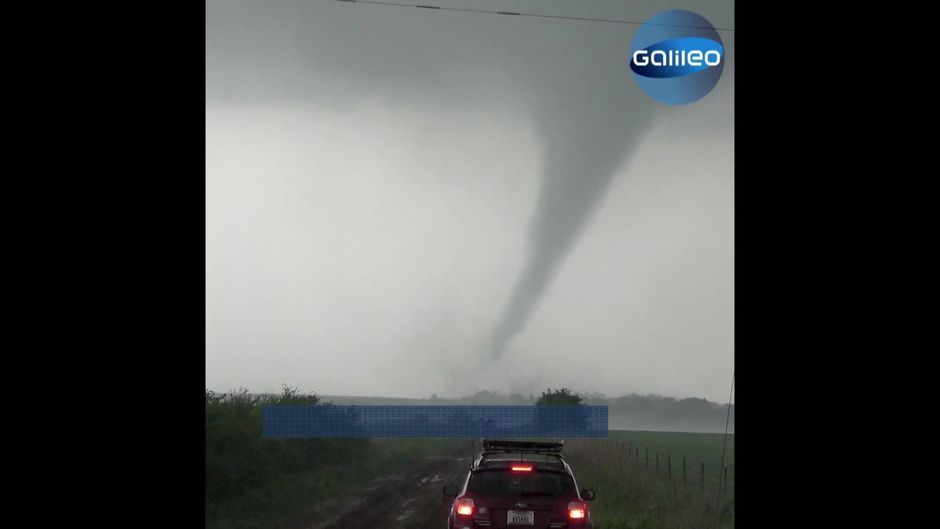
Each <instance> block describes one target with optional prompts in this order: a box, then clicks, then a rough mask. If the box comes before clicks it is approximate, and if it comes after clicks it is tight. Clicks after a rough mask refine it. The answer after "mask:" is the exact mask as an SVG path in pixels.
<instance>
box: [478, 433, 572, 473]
mask: <svg viewBox="0 0 940 529" xmlns="http://www.w3.org/2000/svg"><path fill="white" fill-rule="evenodd" d="M564 447H565V442H564V441H558V442H539V441H506V440H498V439H486V438H483V453H481V454H480V457H479V458H478V459H477V461H476V463H475V464H474V465H473V466H472V467H471V468H482V467H493V466H496V467H501V466H505V465H506V464H508V463H509V462H510V461H513V460H516V459H515V458H513V459H508V458H507V457H505V456H504V457H499V454H519V459H518V460H519V461H536V462H538V461H540V460H536V459H526V458H525V454H535V455H540V456H542V457H543V459H542V460H541V464H544V465H546V468H551V467H555V468H560V469H564V468H567V464H566V463H565V458H564V456H562V455H561V450H562V448H564Z"/></svg>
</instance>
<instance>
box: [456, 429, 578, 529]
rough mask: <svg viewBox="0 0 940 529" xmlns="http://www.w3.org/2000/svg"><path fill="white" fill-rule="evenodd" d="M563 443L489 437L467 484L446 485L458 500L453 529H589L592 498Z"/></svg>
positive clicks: (468, 474) (474, 464)
mask: <svg viewBox="0 0 940 529" xmlns="http://www.w3.org/2000/svg"><path fill="white" fill-rule="evenodd" d="M563 447H564V441H561V442H558V443H544V442H526V441H496V440H487V439H484V440H483V453H481V454H480V456H479V457H478V458H477V459H476V461H474V463H473V466H472V467H470V472H468V473H467V479H465V480H464V484H463V487H461V488H459V489H458V487H457V486H447V487H444V495H445V496H449V497H452V498H455V499H454V503H453V505H451V508H450V514H449V515H448V517H447V529H477V528H480V527H490V528H508V529H523V528H532V529H536V528H539V529H541V528H545V529H549V528H551V529H562V528H565V529H589V528H592V527H594V526H593V524H592V523H591V512H590V510H588V506H587V503H586V502H589V501H591V500H593V499H594V491H593V490H591V489H581V490H578V484H577V482H576V481H575V479H574V474H573V473H572V471H571V467H570V466H569V465H568V463H567V462H566V461H565V459H564V457H562V455H561V450H562V448H563Z"/></svg>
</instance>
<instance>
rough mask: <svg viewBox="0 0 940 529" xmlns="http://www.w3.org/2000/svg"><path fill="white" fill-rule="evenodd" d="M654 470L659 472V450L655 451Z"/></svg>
mask: <svg viewBox="0 0 940 529" xmlns="http://www.w3.org/2000/svg"><path fill="white" fill-rule="evenodd" d="M656 472H659V450H657V451H656Z"/></svg>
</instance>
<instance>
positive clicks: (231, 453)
mask: <svg viewBox="0 0 940 529" xmlns="http://www.w3.org/2000/svg"><path fill="white" fill-rule="evenodd" d="M220 397H221V396H220V395H215V394H214V393H212V392H207V393H206V529H222V528H226V529H279V528H287V527H296V526H297V525H298V523H299V522H300V521H302V520H309V519H313V518H315V517H316V514H317V513H316V512H315V511H314V509H315V505H316V503H317V502H320V501H322V500H328V499H343V498H344V497H347V496H351V495H353V493H354V492H355V491H357V490H361V488H363V486H364V485H365V484H366V483H368V482H369V481H370V480H372V479H374V478H376V477H380V476H388V475H390V474H396V473H401V472H405V471H406V470H407V469H408V468H409V466H410V465H412V464H413V462H414V461H415V460H416V459H420V458H422V457H425V456H428V455H433V454H438V453H441V452H443V451H446V450H448V449H449V447H451V446H453V443H455V442H466V441H465V440H460V441H455V440H450V439H265V438H263V436H262V424H261V422H262V408H263V406H264V405H265V404H316V403H317V402H318V401H319V399H318V398H317V397H316V396H314V395H299V394H298V393H297V392H296V391H294V390H292V389H290V388H285V390H284V394H283V395H279V396H267V397H253V396H250V395H249V394H248V393H247V392H245V391H239V392H233V393H229V394H227V395H225V396H224V397H225V398H220Z"/></svg>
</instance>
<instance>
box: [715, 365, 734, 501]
mask: <svg viewBox="0 0 940 529" xmlns="http://www.w3.org/2000/svg"><path fill="white" fill-rule="evenodd" d="M733 395H734V369H732V370H731V393H729V394H728V415H727V416H726V417H725V437H724V441H722V444H721V468H719V469H718V472H719V474H718V505H717V507H716V509H718V519H719V520H721V511H720V509H721V488H722V486H723V485H724V470H725V448H726V447H727V446H728V423H729V422H731V398H732V397H733Z"/></svg>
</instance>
